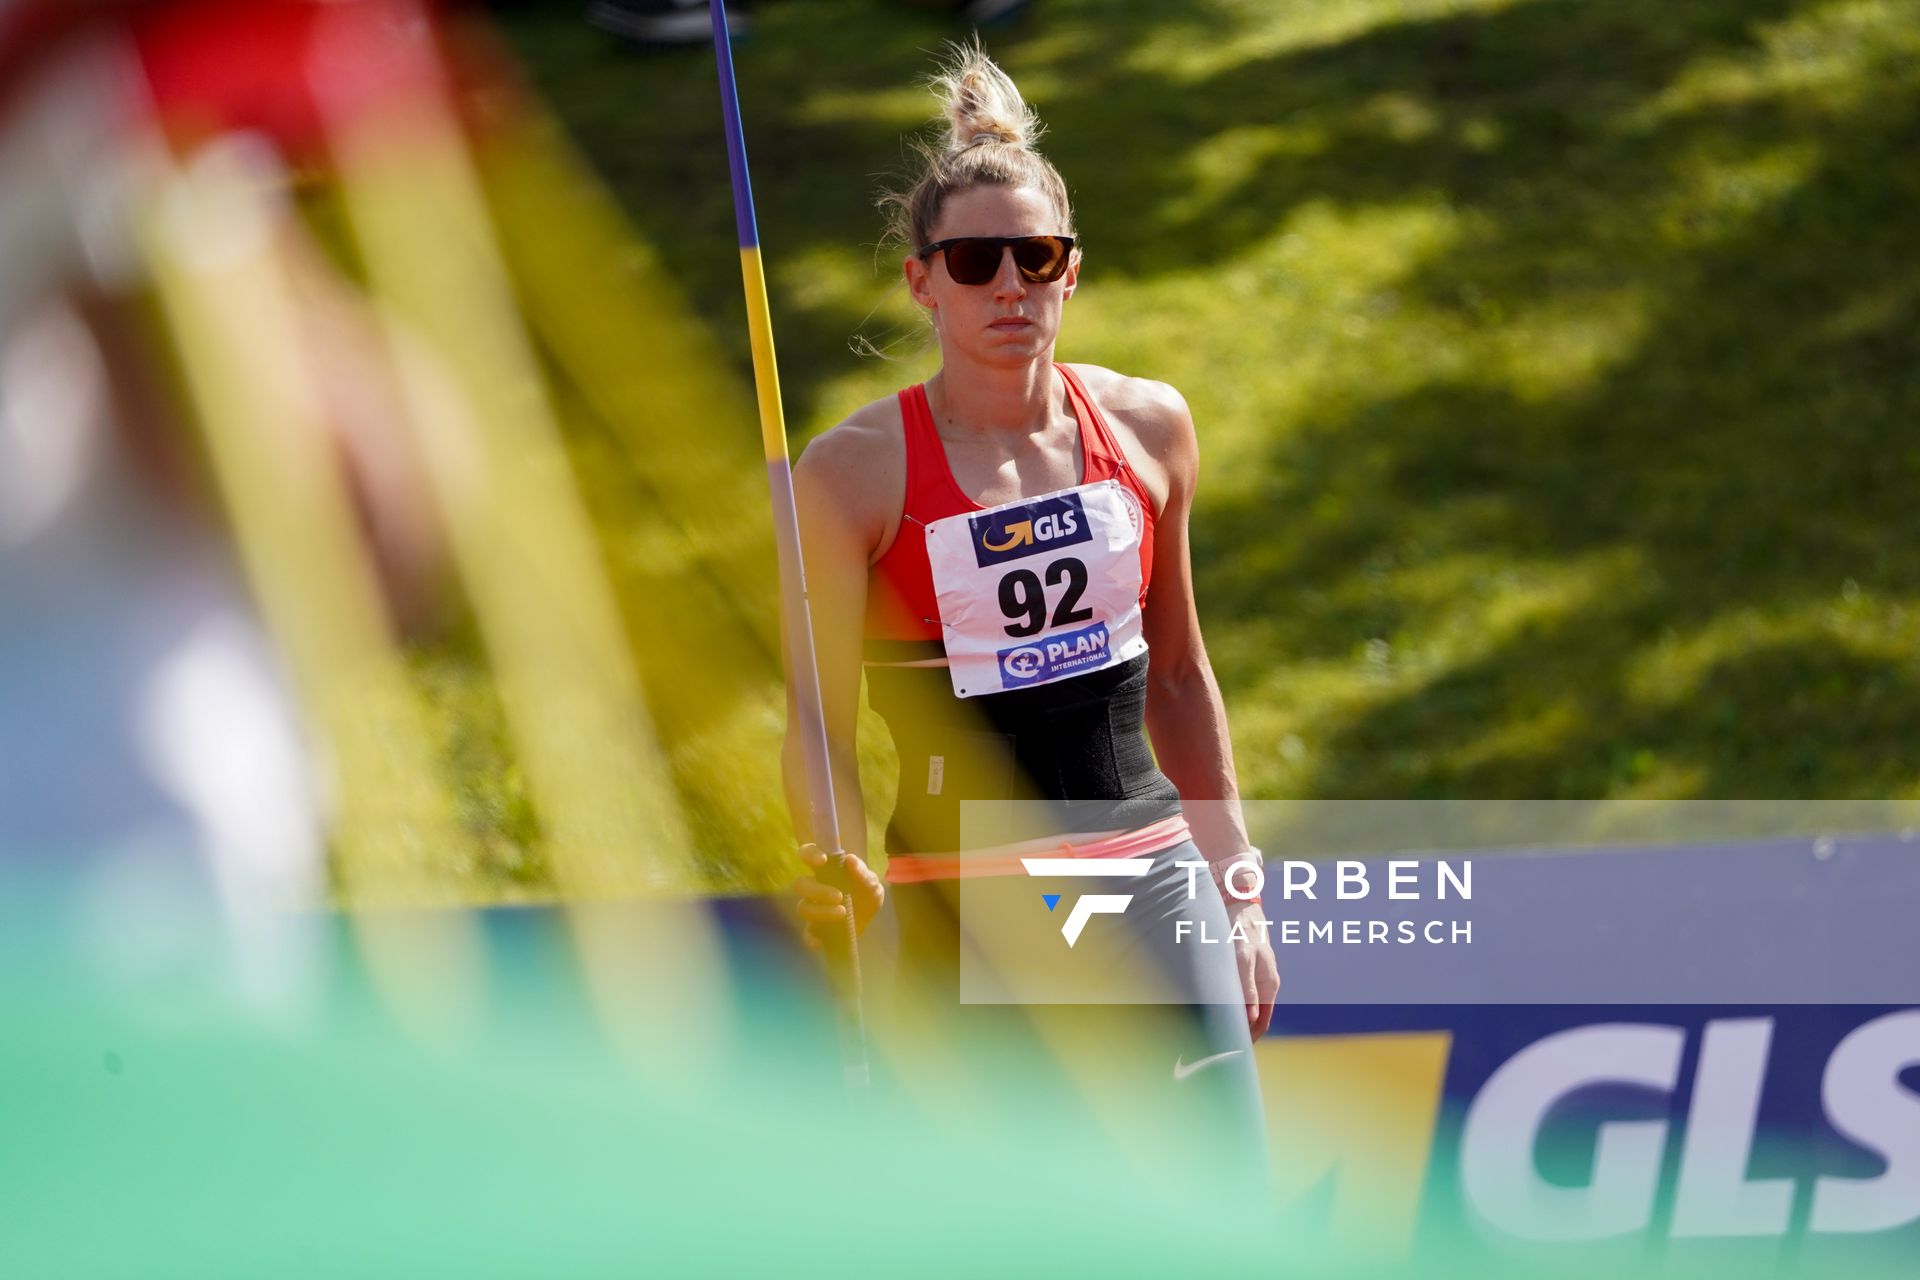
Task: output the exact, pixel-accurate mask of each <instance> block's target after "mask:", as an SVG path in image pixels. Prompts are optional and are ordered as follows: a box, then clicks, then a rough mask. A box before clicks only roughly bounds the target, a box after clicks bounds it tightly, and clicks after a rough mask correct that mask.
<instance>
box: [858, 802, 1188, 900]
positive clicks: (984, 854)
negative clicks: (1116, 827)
mask: <svg viewBox="0 0 1920 1280" xmlns="http://www.w3.org/2000/svg"><path fill="white" fill-rule="evenodd" d="M1188 834H1189V832H1188V830H1187V819H1186V817H1185V815H1183V814H1177V813H1176V814H1175V815H1173V816H1172V817H1171V818H1162V819H1160V821H1158V822H1155V823H1151V824H1149V825H1147V826H1144V827H1140V828H1138V829H1136V830H1133V831H1108V832H1096V833H1091V834H1086V835H1066V836H1051V837H1048V838H1046V839H1042V840H1027V841H1023V842H1021V843H1019V844H1006V845H998V846H996V847H994V848H992V849H976V850H974V851H972V852H970V853H896V854H894V855H892V856H891V857H889V858H888V859H887V883H888V884H920V883H922V882H924V881H927V880H963V879H969V878H971V877H973V876H1015V875H1021V874H1023V873H1024V870H1025V869H1024V868H1023V867H1022V866H1021V865H1020V859H1021V858H1023V857H1025V858H1030V857H1033V856H1034V855H1036V854H1054V855H1056V856H1057V855H1059V854H1062V853H1064V854H1065V855H1066V856H1067V857H1070V858H1138V857H1142V856H1144V855H1146V854H1150V853H1158V852H1160V851H1161V850H1162V849H1167V848H1171V847H1172V846H1174V845H1176V844H1179V843H1180V842H1181V841H1182V840H1185V839H1186V838H1187V836H1188Z"/></svg>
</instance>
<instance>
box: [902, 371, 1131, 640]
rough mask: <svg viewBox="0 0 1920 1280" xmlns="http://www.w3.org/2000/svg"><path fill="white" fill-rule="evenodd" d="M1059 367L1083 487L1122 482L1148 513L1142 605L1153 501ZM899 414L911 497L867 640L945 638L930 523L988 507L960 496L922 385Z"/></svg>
mask: <svg viewBox="0 0 1920 1280" xmlns="http://www.w3.org/2000/svg"><path fill="white" fill-rule="evenodd" d="M1054 368H1056V369H1058V370H1059V371H1060V376H1061V378H1063V379H1064V380H1065V381H1066V384H1067V400H1068V402H1069V403H1070V404H1071V405H1072V406H1073V416H1074V417H1075V418H1077V419H1079V422H1080V455H1081V460H1082V472H1083V475H1082V483H1084V484H1093V483H1095V482H1097V481H1100V480H1111V479H1115V478H1118V480H1119V481H1120V483H1121V484H1122V485H1123V486H1125V487H1126V488H1127V489H1129V490H1131V491H1132V492H1133V495H1134V497H1136V498H1138V499H1139V500H1140V510H1141V511H1142V512H1143V513H1144V514H1145V520H1144V522H1143V525H1142V528H1141V531H1140V601H1141V603H1142V604H1145V603H1146V599H1147V584H1148V582H1149V581H1150V580H1151V578H1152V576H1153V499H1152V498H1151V497H1149V496H1148V494H1147V488H1146V486H1145V485H1143V484H1141V483H1140V477H1139V476H1137V475H1135V474H1134V472H1133V468H1132V467H1130V466H1128V465H1127V459H1126V455H1125V454H1123V453H1122V452H1121V451H1120V444H1119V442H1118V441H1117V440H1115V439H1114V438H1113V432H1112V430H1111V429H1109V428H1108V426H1107V423H1106V419H1104V418H1102V417H1101V416H1100V410H1099V409H1098V408H1097V407H1095V405H1094V403H1093V397H1092V396H1089V395H1088V394H1087V389H1086V387H1084V386H1082V385H1081V382H1080V379H1079V378H1078V377H1077V376H1075V374H1074V373H1073V371H1072V370H1071V369H1069V368H1067V366H1065V365H1063V364H1056V365H1055V366H1054ZM900 417H901V419H902V421H903V423H904V426H905V429H906V439H907V498H906V503H905V506H904V507H903V509H902V511H901V514H900V530H899V532H898V533H896V534H895V535H894V538H893V545H892V546H890V547H888V548H887V553H886V554H885V555H883V556H881V557H880V559H879V560H878V561H876V562H875V563H874V566H873V571H872V573H871V575H870V577H869V587H868V590H867V623H866V636H867V638H868V639H869V640H936V641H937V640H939V639H941V635H940V609H939V606H938V605H937V604H936V603H935V602H934V594H933V570H932V568H931V567H930V566H929V565H928V563H927V529H926V527H927V525H928V524H930V523H931V522H933V521H935V520H939V519H942V518H943V517H946V516H952V515H958V514H960V513H961V512H963V511H981V510H984V509H985V508H983V507H981V505H980V504H979V503H977V502H975V501H973V500H972V499H971V498H969V497H967V495H966V494H964V493H962V492H961V491H960V485H959V483H958V482H957V481H955V480H954V478H953V469H952V468H951V467H949V466H948V465H947V451H946V449H945V448H943V447H942V446H941V444H940V434H939V432H938V431H936V430H935V429H934V425H933V409H932V407H931V406H930V405H928V403H927V389H926V386H925V384H924V383H921V384H916V385H914V386H911V387H908V388H906V389H905V390H903V391H901V392H900Z"/></svg>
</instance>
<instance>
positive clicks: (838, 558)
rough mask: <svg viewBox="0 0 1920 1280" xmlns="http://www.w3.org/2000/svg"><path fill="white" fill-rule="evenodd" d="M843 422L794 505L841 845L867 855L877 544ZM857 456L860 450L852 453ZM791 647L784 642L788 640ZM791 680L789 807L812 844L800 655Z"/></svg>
mask: <svg viewBox="0 0 1920 1280" xmlns="http://www.w3.org/2000/svg"><path fill="white" fill-rule="evenodd" d="M845 431H846V427H844V426H843V427H839V428H836V429H835V430H834V431H831V432H828V433H827V434H826V435H823V436H821V437H820V438H819V439H817V440H815V441H814V442H813V443H812V444H811V445H809V446H808V447H807V450H806V452H805V453H804V454H802V455H801V458H800V461H799V463H798V464H797V465H796V466H795V467H794V471H793V496H794V506H795V508H796V510H797V511H798V513H799V517H800V545H801V548H802V552H803V557H804V561H805V564H806V574H807V604H808V613H809V614H810V616H811V618H812V621H813V653H814V662H815V664H816V666H817V668H818V670H819V673H820V709H821V714H822V717H823V719H825V721H826V728H827V753H828V757H829V759H830V761H831V763H832V769H833V780H834V805H835V808H836V810H837V813H838V817H839V826H840V847H841V848H843V849H845V850H846V851H847V852H848V853H852V854H858V855H862V856H864V855H865V853H866V845H867V826H866V811H865V808H864V806H863V805H862V803H861V797H860V759H859V752H858V749H857V745H856V741H855V729H856V726H857V725H858V723H859V718H860V653H861V640H862V635H861V632H862V627H863V624H864V623H865V621H866V609H867V558H868V556H869V555H870V554H871V552H872V549H873V542H872V541H871V540H870V539H869V538H868V537H867V536H866V534H865V531H864V530H862V529H861V527H860V526H861V524H862V523H864V522H863V521H862V520H861V518H860V517H861V513H860V511H859V509H858V506H859V504H858V493H857V488H856V487H855V486H853V485H851V484H849V481H850V480H851V479H853V477H852V476H850V475H849V474H848V473H849V471H851V470H853V464H854V463H856V462H857V461H858V459H857V453H858V450H857V449H853V448H848V447H847V446H848V445H849V444H850V443H856V441H853V440H849V438H848V437H847V436H846V435H843V434H842V433H843V432H845ZM850 455H856V456H850ZM783 649H784V646H783ZM783 656H784V658H785V662H786V668H787V672H788V679H787V737H786V746H785V749H784V750H783V751H782V753H781V764H782V766H783V775H784V777H785V780H786V789H787V806H788V808H789V809H790V810H791V812H792V814H793V825H794V832H795V834H796V835H797V836H799V838H800V841H801V843H803V844H806V843H812V842H814V841H815V840H816V838H818V837H819V835H820V834H821V833H817V832H815V831H814V830H813V821H812V818H813V810H812V803H811V801H810V799H809V797H810V795H811V792H810V791H809V790H808V779H807V764H806V749H805V741H804V738H803V733H804V732H805V730H804V728H803V726H802V725H801V723H800V714H799V706H798V701H797V699H796V697H795V693H794V691H795V680H794V678H793V676H794V672H793V659H792V655H791V654H784V653H783Z"/></svg>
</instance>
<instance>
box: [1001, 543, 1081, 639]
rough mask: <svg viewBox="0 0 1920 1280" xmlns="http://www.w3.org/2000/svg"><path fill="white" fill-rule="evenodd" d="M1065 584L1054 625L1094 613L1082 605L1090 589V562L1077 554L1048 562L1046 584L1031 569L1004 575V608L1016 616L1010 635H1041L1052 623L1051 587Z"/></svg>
mask: <svg viewBox="0 0 1920 1280" xmlns="http://www.w3.org/2000/svg"><path fill="white" fill-rule="evenodd" d="M1062 584H1065V587H1066V590H1065V591H1062V592H1061V593H1060V599H1059V602H1058V603H1057V604H1055V605H1054V607H1053V619H1052V625H1053V626H1055V627H1065V626H1069V625H1071V624H1073V623H1076V622H1085V621H1087V620H1088V619H1089V618H1091V617H1093V610H1092V609H1083V608H1081V607H1079V606H1080V597H1081V596H1082V595H1083V594H1084V593H1085V592H1086V589H1087V565H1086V562H1085V561H1083V560H1080V559H1078V558H1076V557H1074V556H1067V557H1066V558H1064V559H1061V560H1055V561H1054V562H1053V563H1052V564H1050V565H1048V566H1047V570H1046V583H1045V586H1043V585H1042V584H1041V580H1040V575H1039V574H1037V573H1035V572H1034V571H1033V570H1031V569H1015V570H1014V571H1013V572H1012V573H1009V574H1007V575H1006V576H1005V577H1004V578H1001V579H1000V612H1001V613H1003V614H1005V615H1006V616H1007V617H1009V618H1012V619H1014V621H1013V622H1010V623H1008V624H1007V627H1006V632H1007V634H1008V635H1010V636H1033V635H1039V634H1040V633H1041V632H1042V631H1044V630H1046V628H1047V626H1048V619H1047V591H1046V588H1047V587H1058V586H1061V585H1062Z"/></svg>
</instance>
